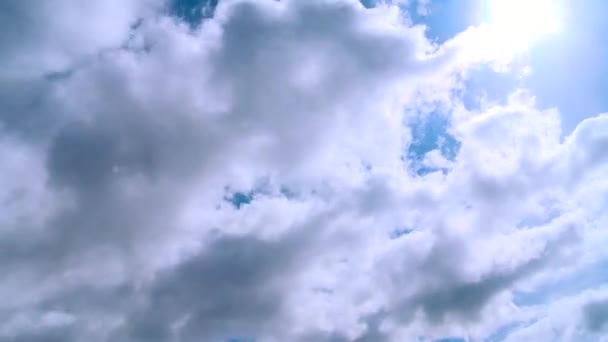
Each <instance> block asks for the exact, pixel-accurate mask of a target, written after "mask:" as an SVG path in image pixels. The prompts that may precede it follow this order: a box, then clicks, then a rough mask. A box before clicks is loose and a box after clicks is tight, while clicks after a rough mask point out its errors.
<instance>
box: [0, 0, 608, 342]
mask: <svg viewBox="0 0 608 342" xmlns="http://www.w3.org/2000/svg"><path fill="white" fill-rule="evenodd" d="M419 3H420V4H424V3H426V2H422V1H420V2H419ZM3 7H6V8H3ZM171 8H172V7H171V5H170V4H169V3H165V2H162V1H152V0H138V1H135V0H132V1H105V2H100V3H99V4H87V5H84V4H81V3H80V2H78V3H77V2H75V1H72V0H55V1H52V2H49V3H48V4H46V3H45V4H43V5H42V6H40V5H36V4H33V2H31V1H23V2H19V4H10V5H0V9H2V11H1V13H2V14H1V16H2V18H5V19H6V20H2V21H1V22H2V23H4V24H3V25H4V26H6V27H12V28H13V29H16V28H20V30H22V31H21V32H22V33H21V35H20V36H19V37H20V38H17V34H16V32H14V31H12V30H11V29H8V30H3V31H2V33H1V35H2V37H3V38H4V39H2V40H1V41H2V43H0V44H1V45H0V51H2V52H0V60H1V61H2V62H3V63H2V65H3V69H2V70H1V71H0V105H1V107H2V108H3V111H2V113H0V134H1V136H0V159H1V160H2V163H1V164H2V165H1V166H0V174H1V175H2V177H0V182H1V183H2V184H1V186H0V206H1V211H2V213H3V214H2V215H1V216H0V255H1V256H2V258H1V261H0V270H2V274H4V275H5V276H4V279H3V282H2V284H0V293H2V294H3V298H5V300H4V301H3V302H2V303H1V304H0V322H2V323H0V340H2V341H5V340H6V341H54V340H57V341H80V340H90V341H227V340H232V341H234V340H235V339H236V340H238V341H249V340H256V341H359V342H362V341H404V340H405V341H407V340H414V339H417V338H423V339H440V338H444V337H449V336H461V337H463V338H469V339H472V340H481V339H483V338H487V337H489V336H492V335H493V334H495V333H496V331H497V330H499V329H502V328H504V327H505V326H513V324H516V325H517V324H520V325H522V324H524V323H528V325H527V326H526V327H524V328H522V329H528V330H525V331H524V330H521V331H518V332H517V333H519V334H524V333H529V331H532V330H531V329H533V328H534V329H536V328H537V327H538V324H540V322H543V318H542V317H544V316H543V315H545V316H546V313H543V311H542V310H541V309H540V308H538V307H536V306H534V305H528V304H526V303H520V302H518V300H517V298H518V296H522V294H527V295H529V296H535V295H537V294H538V293H539V292H542V291H543V289H544V288H546V287H547V286H548V285H547V284H552V283H554V282H556V281H558V280H559V279H562V278H569V277H572V275H576V274H577V272H578V271H580V270H581V267H583V266H581V265H592V264H594V262H598V261H601V260H603V259H602V258H605V256H604V255H602V252H601V248H600V247H598V246H599V245H600V244H598V243H597V241H605V239H606V236H608V235H606V234H605V233H603V231H602V227H601V224H602V222H604V221H605V219H604V218H603V217H602V211H601V208H602V206H601V205H599V204H598V205H594V206H591V205H585V201H587V200H590V199H593V200H599V199H600V198H602V194H603V192H602V191H603V189H604V187H605V185H604V182H603V180H602V179H601V177H600V175H601V173H602V172H601V171H602V170H603V169H604V168H605V163H604V162H605V158H604V154H605V152H604V151H605V150H606V149H605V148H604V147H605V146H604V145H606V141H608V140H607V139H608V138H607V137H606V134H605V131H606V130H605V129H603V127H604V126H606V122H608V118H607V117H606V116H597V117H595V118H592V119H588V120H586V121H584V122H582V123H581V124H580V125H579V127H578V128H577V129H576V130H575V131H574V132H573V133H572V134H571V135H569V136H567V137H565V138H564V139H562V135H561V132H560V123H559V114H558V112H557V111H556V110H544V109H538V108H536V105H535V103H534V100H533V96H532V95H530V94H527V93H525V92H518V93H515V94H514V95H513V96H512V97H511V98H510V99H509V101H507V103H506V104H505V105H502V106H492V107H489V108H484V109H483V110H479V111H469V110H464V109H463V108H462V106H461V105H460V103H459V100H458V98H457V96H455V95H454V90H455V88H457V87H458V86H459V84H458V78H459V77H461V76H462V73H463V72H465V71H466V70H467V69H468V68H470V67H472V66H475V65H478V64H480V63H494V62H499V63H504V62H505V61H504V59H503V58H504V56H503V55H501V56H499V57H500V58H499V59H497V56H494V55H493V54H485V52H484V51H485V50H484V51H482V53H481V54H475V53H473V52H474V51H475V48H476V46H478V44H479V40H477V39H474V37H475V34H477V33H475V32H483V28H477V29H471V30H469V31H466V32H463V33H461V34H460V35H458V36H457V37H455V38H454V39H453V40H450V41H448V42H446V43H445V44H444V45H441V46H437V45H435V44H433V43H431V42H429V41H428V40H427V39H426V37H425V35H424V34H425V31H424V27H422V26H413V25H412V24H411V21H410V20H409V19H408V18H407V17H406V16H405V14H404V13H403V11H402V10H401V9H400V8H399V7H396V6H392V5H385V6H380V7H377V8H371V9H367V8H365V7H363V6H362V5H361V4H360V3H359V2H358V1H355V0H348V1H347V0H340V1H333V0H332V1H330V0H313V1H296V0H291V1H264V0H233V1H228V0H227V1H221V2H220V3H219V5H218V7H217V8H215V10H214V11H212V12H213V15H212V16H211V15H208V18H206V19H204V20H202V21H201V22H200V23H198V24H197V25H192V23H191V22H184V21H183V20H182V18H181V17H179V16H176V15H175V13H172V12H171V11H170V10H171ZM209 13H211V12H209ZM475 30H478V31H475ZM472 32H473V33H472ZM494 52H496V51H494ZM429 108H444V109H445V108H447V110H446V114H445V115H446V119H445V125H442V126H441V127H435V126H428V127H434V128H432V129H443V130H446V132H444V133H437V132H434V133H433V132H431V133H432V134H428V135H424V134H423V135H421V136H422V138H420V139H430V138H429V137H435V138H437V139H436V140H437V141H430V142H429V141H420V140H418V141H417V140H416V139H417V137H414V136H413V133H412V129H411V123H412V122H414V123H415V122H424V121H425V120H426V119H427V118H428V116H427V115H428V114H429V113H428V112H429V111H430V110H429ZM442 122H444V121H442ZM448 130H449V133H448V132H447V131H448ZM438 137H442V139H443V140H441V141H439V140H438V139H439V138H438ZM445 137H449V139H447V140H446V139H445ZM446 144H454V146H447V147H446ZM456 145H457V146H456ZM446 151H448V152H449V153H448V152H446ZM415 162H419V163H423V164H424V165H425V167H426V169H425V171H424V172H412V170H411V168H412V164H413V163H415ZM602 239H604V240H602ZM594 243H595V244H594ZM585 267H587V266H585ZM556 277H561V278H559V279H558V280H556ZM587 285H588V286H589V287H594V286H596V285H597V284H596V283H595V282H592V283H591V284H587ZM571 301H572V302H576V303H578V304H576V305H575V304H572V305H571V306H572V307H573V308H575V310H577V312H579V316H580V320H579V321H578V322H576V323H572V324H574V325H572V326H573V327H579V328H580V329H586V330H585V331H587V332H588V333H589V334H597V333H598V332H602V331H604V330H603V329H605V327H606V324H605V323H606V317H605V316H606V315H605V313H606V312H605V311H606V310H604V309H605V308H604V307H605V305H604V304H605V303H604V302H603V301H602V300H601V298H600V297H599V295H598V296H596V297H593V296H591V297H588V298H587V297H585V298H584V300H583V299H580V300H579V299H577V300H571ZM560 303H562V302H555V303H550V304H547V305H554V307H559V306H560V305H562V304H560ZM568 305H570V304H568ZM534 320H536V321H534ZM530 322H532V323H530ZM560 324H561V323H560ZM577 324H578V325H577ZM567 325H568V324H567V323H563V326H567ZM518 326H519V325H518ZM522 326H523V325H522ZM572 329H574V328H572ZM577 329H578V328H577ZM526 331H528V332H526ZM534 331H535V333H538V334H542V333H546V332H547V331H549V330H546V329H545V330H543V329H536V330H534ZM514 336H516V335H514ZM538 336H541V335H538ZM542 336H546V335H542ZM572 336H575V335H572ZM541 339H542V338H541Z"/></svg>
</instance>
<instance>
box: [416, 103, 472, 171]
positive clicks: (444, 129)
mask: <svg viewBox="0 0 608 342" xmlns="http://www.w3.org/2000/svg"><path fill="white" fill-rule="evenodd" d="M449 124H450V119H449V116H448V115H446V114H443V113H440V112H438V111H434V112H431V113H429V114H424V115H420V116H419V118H418V119H417V120H415V121H414V122H413V123H412V124H411V125H410V127H411V130H412V142H411V144H410V145H409V146H408V148H407V151H406V163H407V165H408V167H409V169H410V170H411V171H413V172H414V173H416V174H417V175H419V176H424V175H427V174H429V173H431V172H436V171H443V172H447V170H445V169H441V168H435V167H430V166H427V165H425V163H424V159H425V157H426V155H427V153H429V152H431V151H434V150H439V152H440V154H441V156H442V157H443V158H445V159H447V160H449V161H454V159H455V158H456V156H457V155H458V152H459V151H460V145H461V143H460V141H458V140H457V139H456V138H455V137H454V136H453V135H451V134H450V133H449V132H448V128H449Z"/></svg>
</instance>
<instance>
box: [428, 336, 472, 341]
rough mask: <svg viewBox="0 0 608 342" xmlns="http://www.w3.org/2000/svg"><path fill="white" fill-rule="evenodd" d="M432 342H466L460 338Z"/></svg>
mask: <svg viewBox="0 0 608 342" xmlns="http://www.w3.org/2000/svg"><path fill="white" fill-rule="evenodd" d="M433 342H466V340H465V339H464V338H462V337H446V338H441V339H439V340H435V341H433Z"/></svg>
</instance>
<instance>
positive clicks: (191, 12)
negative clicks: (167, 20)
mask: <svg viewBox="0 0 608 342" xmlns="http://www.w3.org/2000/svg"><path fill="white" fill-rule="evenodd" d="M218 2H219V0H171V5H170V10H171V13H172V14H173V15H174V16H176V17H178V18H180V19H182V20H184V21H185V22H187V23H188V24H190V26H192V27H196V26H198V25H199V24H200V23H201V21H202V20H203V19H205V18H211V17H213V13H214V12H215V8H216V7H217V4H218Z"/></svg>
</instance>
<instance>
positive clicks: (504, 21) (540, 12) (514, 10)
mask: <svg viewBox="0 0 608 342" xmlns="http://www.w3.org/2000/svg"><path fill="white" fill-rule="evenodd" d="M487 1H488V5H489V16H490V18H489V19H490V25H491V26H492V28H493V29H494V30H495V32H496V34H497V35H498V38H499V39H501V40H502V43H503V44H508V45H510V46H511V48H513V49H516V50H525V49H527V48H528V47H529V45H530V44H531V43H533V42H534V41H536V40H538V39H540V38H542V37H544V36H546V35H548V34H553V33H557V32H559V30H560V29H561V18H560V13H559V6H558V4H557V1H555V0H487Z"/></svg>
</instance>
